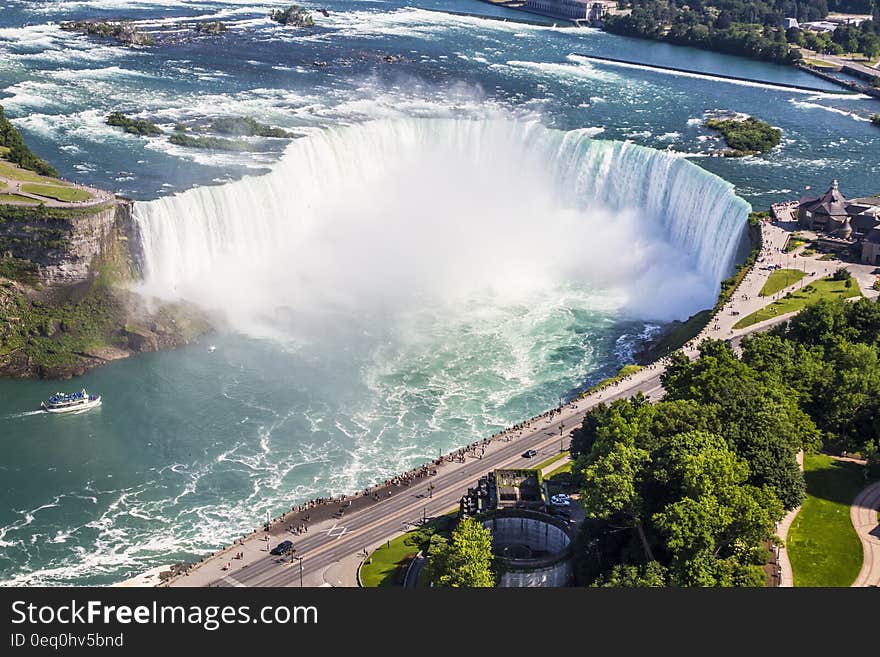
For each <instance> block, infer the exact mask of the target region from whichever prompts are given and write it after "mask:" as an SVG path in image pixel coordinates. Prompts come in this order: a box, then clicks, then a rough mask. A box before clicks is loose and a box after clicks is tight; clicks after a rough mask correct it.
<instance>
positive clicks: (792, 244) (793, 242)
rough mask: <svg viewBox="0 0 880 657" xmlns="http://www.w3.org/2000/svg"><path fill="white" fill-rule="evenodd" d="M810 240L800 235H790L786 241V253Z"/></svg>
mask: <svg viewBox="0 0 880 657" xmlns="http://www.w3.org/2000/svg"><path fill="white" fill-rule="evenodd" d="M808 243H809V240H805V239H801V238H800V237H790V238H789V239H788V242H786V243H785V249H783V250H784V251H785V252H786V253H791V252H792V251H794V250H795V249H796V248H798V247H799V246H802V245H804V244H808Z"/></svg>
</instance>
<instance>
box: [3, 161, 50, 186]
mask: <svg viewBox="0 0 880 657" xmlns="http://www.w3.org/2000/svg"><path fill="white" fill-rule="evenodd" d="M0 176H3V177H4V178H12V179H13V180H21V181H22V182H35V183H52V184H60V183H58V181H56V180H55V179H53V178H44V177H43V176H41V175H38V174H36V173H34V172H33V171H28V170H27V169H20V168H18V167H17V166H15V165H14V164H12V163H11V162H0Z"/></svg>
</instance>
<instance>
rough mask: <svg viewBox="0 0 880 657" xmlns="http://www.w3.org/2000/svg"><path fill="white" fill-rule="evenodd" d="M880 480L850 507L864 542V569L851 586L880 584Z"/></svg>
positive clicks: (855, 525) (850, 512)
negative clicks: (879, 518)
mask: <svg viewBox="0 0 880 657" xmlns="http://www.w3.org/2000/svg"><path fill="white" fill-rule="evenodd" d="M878 510H880V481H878V482H877V483H874V484H872V485H870V486H868V487H867V488H865V489H864V490H863V491H862V492H861V493H859V494H858V496H857V497H856V499H855V501H853V503H852V506H851V507H850V509H849V516H850V519H851V520H852V524H853V527H855V530H856V533H857V534H858V535H859V540H860V541H861V542H862V550H863V552H864V556H863V557H862V559H863V561H862V569H861V570H860V571H859V575H858V577H856V580H855V581H854V582H853V583H852V585H851V586H880V522H878V519H877V512H878Z"/></svg>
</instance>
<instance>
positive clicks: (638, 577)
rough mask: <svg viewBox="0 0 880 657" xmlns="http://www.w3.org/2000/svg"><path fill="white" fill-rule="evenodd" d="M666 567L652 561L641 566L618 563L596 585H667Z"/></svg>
mask: <svg viewBox="0 0 880 657" xmlns="http://www.w3.org/2000/svg"><path fill="white" fill-rule="evenodd" d="M666 577H667V575H666V568H665V567H664V566H663V565H662V564H660V563H658V562H656V561H651V562H649V563H647V564H643V565H640V566H636V565H628V564H618V565H616V566H614V568H613V569H612V571H611V572H610V573H608V574H607V575H605V576H603V577H601V578H599V579H598V580H597V581H596V582H595V584H594V586H604V587H607V588H611V587H614V588H630V589H633V588H648V587H660V586H666V585H667V583H666Z"/></svg>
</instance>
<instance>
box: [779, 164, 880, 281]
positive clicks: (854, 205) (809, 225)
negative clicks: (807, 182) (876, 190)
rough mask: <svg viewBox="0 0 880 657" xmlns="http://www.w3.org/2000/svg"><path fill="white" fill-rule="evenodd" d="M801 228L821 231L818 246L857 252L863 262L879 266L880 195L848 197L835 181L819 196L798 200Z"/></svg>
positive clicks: (832, 249)
mask: <svg viewBox="0 0 880 657" xmlns="http://www.w3.org/2000/svg"><path fill="white" fill-rule="evenodd" d="M796 214H797V220H798V225H799V226H800V227H801V228H805V229H807V230H812V231H815V232H817V233H819V234H820V237H819V240H818V241H819V246H820V247H822V248H823V249H825V250H829V251H839V252H840V251H847V252H851V253H853V254H859V255H860V257H861V260H862V262H863V263H866V264H878V265H880V260H878V256H880V230H878V229H880V197H877V196H873V197H865V198H857V199H852V200H849V199H847V198H846V196H844V194H843V192H841V191H840V186H839V184H838V182H837V180H834V181H832V183H831V187H830V188H829V189H828V191H827V192H825V193H824V194H823V195H822V196H819V197H812V196H807V197H804V198H802V199H801V200H800V201H798V205H797V213H796Z"/></svg>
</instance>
